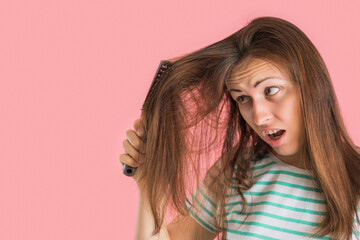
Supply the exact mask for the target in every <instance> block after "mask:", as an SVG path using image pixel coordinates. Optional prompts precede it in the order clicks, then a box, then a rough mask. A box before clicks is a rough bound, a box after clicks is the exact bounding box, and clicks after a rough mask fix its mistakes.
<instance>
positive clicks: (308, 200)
mask: <svg viewBox="0 0 360 240" xmlns="http://www.w3.org/2000/svg"><path fill="white" fill-rule="evenodd" d="M243 194H244V195H250V196H252V195H255V196H264V195H269V194H271V195H276V196H280V197H284V198H290V199H294V200H298V201H303V202H312V203H317V204H326V201H323V200H317V199H312V198H304V197H298V196H294V195H291V194H286V193H281V192H276V191H267V192H243ZM234 196H239V193H235V194H231V195H226V197H234Z"/></svg>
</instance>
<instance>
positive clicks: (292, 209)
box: [225, 201, 325, 216]
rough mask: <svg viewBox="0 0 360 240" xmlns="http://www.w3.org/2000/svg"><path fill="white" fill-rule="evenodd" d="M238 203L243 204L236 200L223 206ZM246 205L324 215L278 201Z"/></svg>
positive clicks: (323, 213)
mask: <svg viewBox="0 0 360 240" xmlns="http://www.w3.org/2000/svg"><path fill="white" fill-rule="evenodd" d="M238 204H240V205H243V203H242V202H239V201H238V202H232V203H226V204H225V206H226V207H229V206H232V205H238ZM246 205H247V206H257V205H269V206H274V207H278V208H283V209H287V210H291V211H295V212H302V213H309V214H314V215H322V216H324V215H325V212H320V211H313V210H308V209H303V208H296V207H290V206H287V205H283V204H279V203H273V202H269V201H261V202H255V203H247V204H246Z"/></svg>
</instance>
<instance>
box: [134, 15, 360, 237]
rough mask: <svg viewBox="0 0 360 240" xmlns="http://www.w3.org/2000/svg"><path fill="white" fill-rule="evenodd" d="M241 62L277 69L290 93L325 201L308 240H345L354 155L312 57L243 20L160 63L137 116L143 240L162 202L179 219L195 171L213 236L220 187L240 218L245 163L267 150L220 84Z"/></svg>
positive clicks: (300, 43)
mask: <svg viewBox="0 0 360 240" xmlns="http://www.w3.org/2000/svg"><path fill="white" fill-rule="evenodd" d="M250 58H259V59H264V60H269V61H271V62H272V63H275V64H277V65H279V66H281V67H282V69H285V70H286V72H287V74H288V76H289V78H290V79H291V80H292V81H293V83H294V84H295V86H296V87H297V88H298V90H299V93H300V101H301V114H302V118H303V122H304V131H305V139H306V140H305V144H304V150H305V151H304V153H305V156H304V158H303V159H304V160H305V165H306V167H307V168H308V169H310V170H312V171H311V172H312V173H313V177H314V179H315V181H316V184H317V185H318V187H319V189H321V191H322V192H323V195H324V197H325V200H326V215H325V216H324V218H323V219H322V222H321V223H320V225H319V226H318V227H317V228H316V230H317V231H316V233H314V235H313V236H324V235H327V234H331V235H332V236H333V237H334V238H341V239H351V235H352V231H353V228H354V225H355V224H354V215H355V214H356V218H357V221H359V216H358V214H357V205H358V201H359V196H360V174H359V172H360V151H359V147H358V146H356V145H355V144H354V142H353V141H352V139H351V138H350V136H349V134H348V132H347V130H346V128H345V125H344V122H343V119H342V116H341V112H340V109H339V105H338V102H337V99H336V96H335V93H334V89H333V86H332V83H331V79H330V76H329V73H328V70H327V67H326V65H325V63H324V61H323V59H322V57H321V56H320V54H319V52H318V51H317V49H316V48H315V46H314V45H313V43H312V42H311V41H310V40H309V39H308V37H307V36H306V35H305V34H304V33H303V32H302V31H301V30H300V29H299V28H298V27H296V26H295V25H294V24H292V23H290V22H288V21H286V20H283V19H280V18H276V17H259V18H256V19H253V20H252V21H251V22H250V23H249V24H247V25H246V26H245V27H243V28H242V29H240V30H239V31H237V32H235V33H233V34H232V35H230V36H228V37H226V38H225V39H223V40H221V41H218V42H216V43H214V44H211V45H209V46H207V47H204V48H201V49H199V50H197V51H195V52H192V53H189V54H186V55H183V56H180V57H178V58H173V59H169V60H168V61H171V62H172V67H171V69H169V72H168V75H167V77H166V78H165V79H162V81H161V82H160V83H159V84H158V89H157V95H156V96H154V98H153V99H152V100H151V102H149V105H148V108H147V109H148V111H147V113H146V114H145V113H144V112H143V114H142V118H143V122H144V129H145V137H146V139H147V141H146V153H145V159H146V160H145V162H144V164H143V165H142V166H141V167H139V172H140V173H139V174H140V175H139V179H140V180H139V183H140V184H141V185H142V186H143V188H144V189H145V191H146V196H147V198H148V200H149V203H150V206H151V211H152V214H153V216H154V219H155V228H154V232H153V234H156V233H158V232H159V230H160V227H161V225H162V224H163V222H164V219H165V214H166V208H161V207H159V202H163V199H165V201H166V202H169V203H171V206H172V208H173V209H175V210H176V211H177V212H178V213H180V214H182V215H186V214H189V210H188V209H187V207H186V206H185V205H184V202H185V201H186V199H187V197H188V196H187V195H188V187H189V183H191V182H194V181H195V180H196V185H198V184H199V181H200V179H201V178H200V177H199V176H201V170H202V169H203V167H204V166H206V168H205V169H206V171H208V173H211V174H206V177H205V178H204V181H205V182H206V183H207V186H208V187H209V191H211V192H212V193H213V196H216V198H217V200H216V201H217V203H219V204H220V206H221V208H220V214H219V216H220V217H219V218H216V221H217V223H218V228H217V229H216V230H217V231H219V232H221V231H223V230H224V229H225V228H226V222H225V221H223V220H224V219H223V217H225V214H224V213H225V207H224V205H225V204H224V203H225V198H226V193H227V191H228V189H229V186H230V184H232V185H235V186H237V190H238V192H239V194H240V196H241V198H242V200H243V202H244V204H243V211H245V205H246V199H245V197H244V195H243V194H242V192H241V191H244V190H247V189H249V188H250V187H251V186H252V185H253V183H254V179H253V176H252V174H251V171H250V163H251V160H253V159H255V158H258V157H262V156H264V155H265V154H267V153H268V152H269V150H270V148H271V147H270V146H269V145H268V144H267V143H266V142H264V141H263V140H262V139H261V138H260V137H259V136H258V135H257V134H256V132H255V131H253V130H252V128H251V127H249V125H248V124H247V123H246V121H245V120H244V119H243V117H242V116H241V114H240V112H239V109H238V106H237V104H236V102H235V101H234V100H233V99H232V97H231V95H230V94H229V92H228V91H227V89H226V86H225V81H226V80H227V79H229V77H230V76H231V75H232V72H233V69H234V68H235V66H237V65H238V64H240V63H243V62H244V61H246V60H249V59H250ZM219 146H220V147H219ZM217 149H218V150H219V152H218V155H216V154H215V152H216V150H217ZM210 150H214V151H215V152H214V154H213V155H211V159H214V162H215V163H216V164H213V165H212V167H210V168H208V166H209V163H210V162H211V160H210V161H209V158H207V157H204V154H206V153H208V152H209V151H210ZM216 169H217V170H216ZM215 170H216V171H215ZM234 173H235V174H236V181H235V180H233V174H234ZM210 175H211V176H212V177H209V176H210Z"/></svg>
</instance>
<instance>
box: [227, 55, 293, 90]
mask: <svg viewBox="0 0 360 240" xmlns="http://www.w3.org/2000/svg"><path fill="white" fill-rule="evenodd" d="M268 77H274V78H280V79H283V80H285V81H286V80H287V77H286V74H285V71H284V69H282V68H281V67H280V66H279V64H275V63H273V62H270V61H266V60H262V59H257V58H256V59H247V60H245V61H243V62H241V63H240V64H238V65H236V67H235V68H234V70H233V72H232V74H231V75H230V77H229V79H227V81H226V85H233V84H239V83H243V84H245V85H248V84H250V83H252V82H254V81H258V80H261V79H264V78H268Z"/></svg>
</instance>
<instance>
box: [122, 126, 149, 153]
mask: <svg viewBox="0 0 360 240" xmlns="http://www.w3.org/2000/svg"><path fill="white" fill-rule="evenodd" d="M125 135H126V138H127V139H128V140H129V142H130V144H131V145H132V146H133V147H134V148H135V149H136V151H138V152H139V153H140V154H141V155H143V154H144V153H145V150H146V144H145V143H144V142H143V141H142V140H141V139H140V137H139V136H138V135H137V134H136V132H135V131H134V130H130V129H129V130H127V131H126V133H125Z"/></svg>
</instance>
